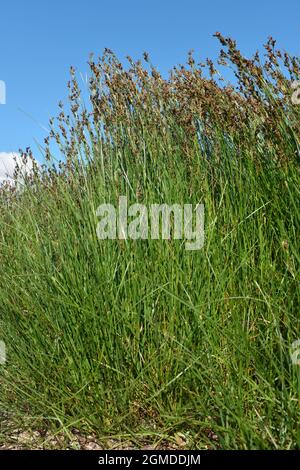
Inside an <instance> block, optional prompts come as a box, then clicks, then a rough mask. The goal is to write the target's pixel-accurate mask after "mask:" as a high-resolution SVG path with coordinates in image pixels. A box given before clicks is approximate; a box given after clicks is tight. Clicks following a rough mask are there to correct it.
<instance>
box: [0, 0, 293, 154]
mask: <svg viewBox="0 0 300 470" xmlns="http://www.w3.org/2000/svg"><path fill="white" fill-rule="evenodd" d="M0 25H1V26H0V80H2V81H4V82H5V83H6V97H7V103H6V105H0V126H1V127H0V152H14V151H18V149H19V148H20V147H22V148H25V147H26V146H31V147H32V149H33V151H34V154H35V156H36V157H37V158H38V159H40V156H39V153H38V149H37V146H36V144H35V140H37V141H38V142H41V143H42V142H43V136H44V135H45V131H44V129H43V127H47V123H48V119H49V117H50V116H51V115H54V114H56V111H57V103H58V101H59V100H60V99H65V97H66V90H67V89H66V82H67V80H68V70H69V66H70V65H74V66H75V67H76V68H77V69H79V70H80V71H81V72H83V73H84V72H86V71H87V69H88V67H87V65H86V61H87V60H88V55H89V53H90V52H91V51H93V52H95V54H100V53H101V52H102V51H103V49H104V47H109V48H111V49H113V50H114V51H115V52H116V53H117V55H118V56H119V57H120V59H124V58H125V56H126V55H127V54H129V55H131V56H133V57H134V58H138V57H140V56H141V54H142V53H143V52H144V51H147V52H149V53H150V56H151V58H152V62H153V63H154V64H155V65H156V66H158V68H159V69H160V70H161V71H162V72H164V73H166V72H167V71H168V70H169V69H171V68H172V66H173V65H175V64H178V63H183V62H184V61H185V58H186V55H187V52H188V50H189V49H194V50H195V53H196V54H195V55H196V57H197V58H198V57H199V60H200V58H205V57H207V56H210V57H215V56H216V52H217V48H218V42H217V40H216V39H215V38H213V37H212V35H213V33H214V32H216V31H221V32H222V33H223V34H225V35H230V36H231V37H233V38H234V39H236V40H237V41H238V43H239V45H240V48H241V50H242V52H244V53H245V54H252V53H254V52H255V50H256V49H257V48H260V47H261V45H262V44H263V43H264V42H265V41H266V39H267V37H268V36H269V35H272V36H274V37H275V38H276V39H278V44H279V46H281V47H282V48H284V49H286V50H288V51H289V52H291V53H292V54H296V55H300V50H299V48H300V41H299V39H300V0H286V1H284V0H249V1H244V0H81V1H78V0H9V1H8V0H3V1H1V3H0ZM0 98H1V97H0Z"/></svg>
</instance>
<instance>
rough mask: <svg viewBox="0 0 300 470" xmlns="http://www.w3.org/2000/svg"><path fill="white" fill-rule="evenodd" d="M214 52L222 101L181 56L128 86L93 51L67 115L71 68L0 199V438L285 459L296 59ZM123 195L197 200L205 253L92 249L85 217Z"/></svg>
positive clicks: (160, 243) (110, 61)
mask: <svg viewBox="0 0 300 470" xmlns="http://www.w3.org/2000/svg"><path fill="white" fill-rule="evenodd" d="M217 37H218V38H219V39H220V41H221V44H222V47H224V50H223V52H221V59H222V61H223V62H224V61H231V64H232V65H233V66H234V67H236V76H237V83H236V85H235V86H231V87H224V86H222V84H220V83H218V81H217V79H216V78H215V76H216V71H215V69H214V65H213V64H212V63H211V62H210V61H208V68H209V72H210V75H209V74H208V75H207V76H205V75H203V74H204V72H203V71H202V68H201V67H200V66H197V65H196V64H195V60H194V59H193V57H192V55H191V54H190V55H189V59H188V65H187V66H186V67H182V68H177V69H176V68H175V69H174V70H173V72H172V74H171V76H170V77H169V79H163V78H162V77H161V75H160V74H159V72H158V71H157V70H156V69H155V68H154V67H153V66H152V65H151V64H150V63H149V59H148V57H147V55H145V59H146V66H148V69H147V68H143V66H142V65H141V63H140V62H138V63H134V62H133V61H132V60H131V59H130V58H129V63H130V65H129V69H128V70H126V69H124V68H123V66H122V65H121V64H120V62H119V61H118V60H117V58H116V57H115V56H114V55H113V54H112V53H111V52H110V51H106V52H105V54H104V56H103V57H102V58H100V59H99V61H97V62H96V61H94V59H93V58H91V60H90V67H91V77H90V82H89V87H90V88H89V93H90V97H89V102H88V103H89V104H84V100H83V98H82V95H81V91H80V89H79V86H78V83H77V81H76V75H75V71H74V69H71V80H70V83H69V89H70V108H69V110H68V111H65V110H64V107H63V105H62V104H61V103H60V114H59V116H58V121H55V120H51V122H50V125H51V132H50V135H49V137H47V138H46V139H45V149H44V152H45V158H46V159H47V160H48V163H47V164H45V165H44V167H43V168H42V169H39V168H35V171H34V174H33V175H31V176H28V177H27V178H26V181H25V185H24V188H23V190H22V191H21V192H20V191H18V190H16V189H14V188H11V189H9V188H3V189H2V194H1V201H0V205H1V230H0V237H1V238H0V257H1V263H0V304H1V308H0V326H1V339H2V340H4V341H5V343H6V346H7V362H6V363H5V365H0V368H1V369H0V371H1V375H0V384H1V396H0V412H1V413H2V415H3V416H5V419H3V423H2V425H1V429H0V436H4V437H1V439H5V435H6V433H8V432H9V428H10V427H11V426H13V423H18V422H19V423H22V426H23V427H24V428H26V427H29V428H31V429H41V428H42V429H45V430H46V431H49V433H52V434H53V433H54V435H55V433H57V434H59V433H61V432H63V433H64V435H65V436H67V438H68V437H70V439H71V435H72V431H73V429H74V428H75V429H78V430H79V431H80V432H81V433H83V434H84V433H87V434H88V433H92V434H93V435H96V436H98V438H101V439H104V440H105V439H108V438H109V437H113V436H115V438H117V439H121V438H122V437H124V439H129V440H131V441H132V442H136V446H137V447H138V445H139V442H140V441H141V440H142V441H144V440H145V439H146V440H147V439H148V441H149V440H150V441H152V442H155V443H160V442H163V441H164V440H168V439H169V440H175V442H176V439H177V441H178V440H180V439H181V440H183V442H184V443H185V446H186V447H187V448H197V449H200V448H204V447H206V448H207V447H209V448H223V449H283V448H284V449H292V448H293V449H295V448H299V446H300V434H299V422H300V411H299V399H300V375H299V366H296V365H293V364H292V361H291V358H290V346H291V344H292V342H293V341H294V340H296V339H298V338H299V334H300V333H299V326H300V318H299V295H300V289H299V225H300V210H299V192H300V191H299V187H300V186H299V163H298V160H297V156H298V155H299V152H298V149H299V145H298V138H299V122H298V120H297V118H298V117H299V109H298V108H297V106H293V105H292V104H291V102H290V94H289V93H290V85H291V80H293V79H294V78H295V77H296V76H297V74H298V72H299V65H298V64H299V60H298V59H297V58H290V57H289V56H288V55H286V56H284V54H283V53H280V51H277V50H276V49H275V44H273V42H272V41H273V40H272V38H270V40H269V42H268V43H267V45H266V50H267V53H268V57H267V60H266V62H265V63H264V64H262V63H261V62H260V59H259V58H258V57H257V56H255V58H253V59H252V60H250V59H246V58H243V57H242V55H241V54H240V53H239V51H238V49H237V48H236V45H235V42H234V41H232V40H231V39H229V38H224V37H223V36H222V35H220V34H219V33H217ZM279 54H281V56H279ZM280 58H281V59H282V60H283V61H285V66H286V69H287V71H288V73H289V76H288V73H287V72H286V71H281V68H280V65H279V63H278V61H279V60H280ZM55 123H56V124H55ZM55 126H56V127H55ZM54 144H55V145H57V147H58V150H59V151H60V154H61V161H60V162H57V161H55V159H54V157H53V154H54V153H55V152H54V150H53V145H54ZM55 154H56V153H55ZM31 156H32V155H31V151H30V149H29V150H27V152H24V153H23V158H24V159H25V160H26V159H27V158H31ZM121 195H126V196H127V197H128V201H129V204H130V203H136V202H141V203H143V204H145V205H149V204H151V203H168V204H173V203H178V204H184V203H190V204H193V205H194V206H195V205H196V204H198V203H203V204H204V205H205V244H204V247H203V248H202V249H201V250H199V251H186V250H185V248H184V243H183V241H182V240H150V239H149V240H136V241H133V240H130V239H128V240H104V241H100V240H99V239H98V238H97V234H96V226H97V222H98V219H97V217H96V209H97V207H98V206H99V205H100V204H101V203H103V202H106V203H112V204H114V205H115V206H116V205H117V202H118V198H119V196H121ZM7 423H9V424H7ZM52 434H51V435H52ZM178 436H179V437H178Z"/></svg>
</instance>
